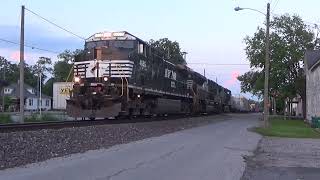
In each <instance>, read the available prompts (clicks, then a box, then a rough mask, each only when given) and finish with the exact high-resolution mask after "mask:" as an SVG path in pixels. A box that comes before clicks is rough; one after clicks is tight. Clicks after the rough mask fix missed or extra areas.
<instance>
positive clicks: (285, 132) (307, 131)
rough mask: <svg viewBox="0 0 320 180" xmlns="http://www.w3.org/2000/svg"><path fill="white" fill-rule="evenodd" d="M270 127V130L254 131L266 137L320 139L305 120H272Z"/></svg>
mask: <svg viewBox="0 0 320 180" xmlns="http://www.w3.org/2000/svg"><path fill="white" fill-rule="evenodd" d="M270 125H271V126H270V127H269V128H262V127H256V128H253V129H252V130H253V131H254V132H257V133H259V134H261V135H264V136H276V137H289V138H320V133H319V132H317V131H315V130H314V129H312V128H311V127H309V126H308V125H307V124H305V123H304V122H303V120H293V119H287V120H284V119H283V118H272V119H270Z"/></svg>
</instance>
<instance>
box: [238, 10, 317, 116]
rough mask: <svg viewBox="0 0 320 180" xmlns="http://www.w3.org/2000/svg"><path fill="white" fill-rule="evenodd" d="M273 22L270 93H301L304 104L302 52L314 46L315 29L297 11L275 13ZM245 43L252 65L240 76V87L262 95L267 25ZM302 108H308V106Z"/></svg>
mask: <svg viewBox="0 0 320 180" xmlns="http://www.w3.org/2000/svg"><path fill="white" fill-rule="evenodd" d="M270 24H271V31H270V32H271V33H270V45H271V46H270V65H271V66H270V75H269V76H270V77H269V93H270V95H271V96H272V97H275V98H277V99H282V100H284V99H285V98H287V97H289V98H293V97H295V96H296V95H297V94H299V95H300V96H301V98H302V100H303V102H304V103H303V104H305V99H306V96H305V77H304V73H303V63H304V62H303V58H304V57H303V56H304V53H305V51H306V50H307V49H312V48H314V46H315V43H314V40H315V36H314V33H313V31H312V29H311V28H310V27H309V26H307V25H306V24H304V22H303V21H302V19H301V18H300V17H298V16H296V15H294V16H289V15H287V14H286V15H282V16H278V17H275V18H274V19H273V20H272V21H271V23H270ZM245 43H246V48H245V51H246V55H247V58H248V60H249V61H250V67H251V68H252V69H251V71H250V72H247V73H245V74H243V75H241V76H239V77H238V80H239V81H240V82H241V90H242V92H251V93H253V94H255V95H258V96H262V93H263V89H264V86H263V81H264V70H263V67H264V63H265V31H264V29H262V28H258V30H257V32H256V33H255V34H254V35H253V36H252V37H250V36H247V37H246V38H245ZM277 102H278V101H277ZM303 109H304V111H305V108H303ZM304 115H305V112H304Z"/></svg>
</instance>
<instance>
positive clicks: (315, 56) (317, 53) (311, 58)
mask: <svg viewBox="0 0 320 180" xmlns="http://www.w3.org/2000/svg"><path fill="white" fill-rule="evenodd" d="M305 59H306V64H307V68H308V69H313V68H315V66H316V65H317V64H319V63H320V50H307V51H306V53H305Z"/></svg>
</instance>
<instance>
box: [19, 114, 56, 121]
mask: <svg viewBox="0 0 320 180" xmlns="http://www.w3.org/2000/svg"><path fill="white" fill-rule="evenodd" d="M58 120H59V119H58V118H56V117H54V116H53V115H50V114H42V116H41V117H40V115H39V114H32V115H31V116H28V117H26V118H25V119H24V121H25V122H48V121H58Z"/></svg>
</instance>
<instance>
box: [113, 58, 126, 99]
mask: <svg viewBox="0 0 320 180" xmlns="http://www.w3.org/2000/svg"><path fill="white" fill-rule="evenodd" d="M115 65H116V67H118V68H119V69H118V71H119V72H120V69H121V66H120V65H119V64H115ZM122 73H123V71H122ZM123 75H124V74H123ZM120 78H121V96H120V97H122V96H123V77H122V76H121V72H120Z"/></svg>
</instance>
